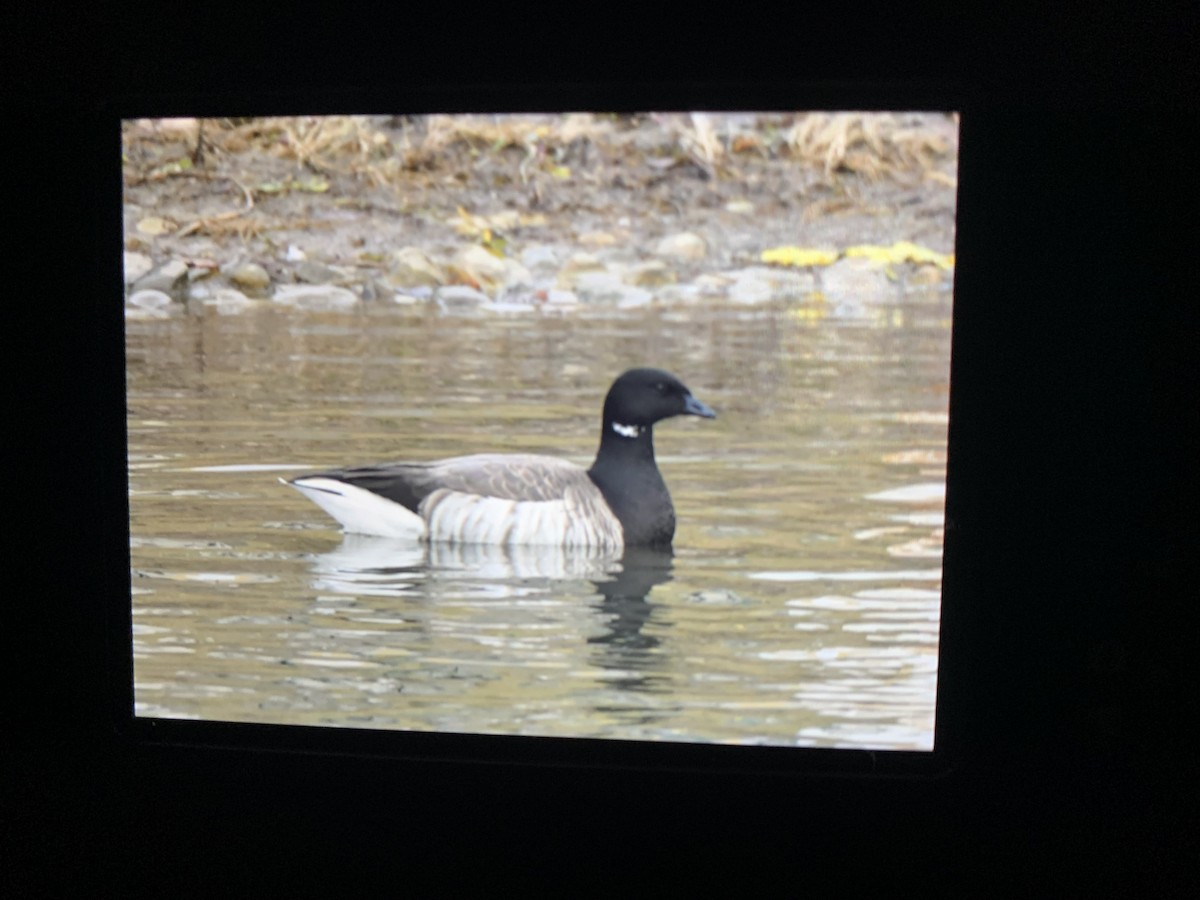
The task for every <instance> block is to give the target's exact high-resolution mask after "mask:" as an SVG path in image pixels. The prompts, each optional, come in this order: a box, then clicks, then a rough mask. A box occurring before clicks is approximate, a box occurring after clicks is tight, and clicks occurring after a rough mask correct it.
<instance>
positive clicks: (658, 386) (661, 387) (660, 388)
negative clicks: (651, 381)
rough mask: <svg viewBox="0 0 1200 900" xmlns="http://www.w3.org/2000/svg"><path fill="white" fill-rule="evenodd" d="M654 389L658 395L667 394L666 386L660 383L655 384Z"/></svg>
mask: <svg viewBox="0 0 1200 900" xmlns="http://www.w3.org/2000/svg"><path fill="white" fill-rule="evenodd" d="M654 387H655V388H656V389H657V390H658V392H659V393H660V394H665V393H666V392H667V386H666V385H665V384H663V383H662V382H661V381H660V382H659V383H658V384H656V385H655V386H654Z"/></svg>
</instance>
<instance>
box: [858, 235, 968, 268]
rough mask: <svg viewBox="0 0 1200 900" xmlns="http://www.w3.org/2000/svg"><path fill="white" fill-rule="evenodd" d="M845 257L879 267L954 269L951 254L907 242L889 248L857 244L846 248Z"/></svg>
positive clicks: (898, 242) (897, 243)
mask: <svg viewBox="0 0 1200 900" xmlns="http://www.w3.org/2000/svg"><path fill="white" fill-rule="evenodd" d="M845 253H846V256H856V257H863V258H865V259H869V260H871V262H874V263H880V264H881V265H891V264H895V263H906V262H915V263H933V265H935V266H937V267H938V268H939V269H953V268H954V254H953V253H936V252H934V251H933V250H930V249H929V248H928V247H922V246H920V245H918V244H913V243H911V242H909V241H897V242H896V243H894V244H892V246H890V247H879V246H876V245H874V244H859V245H857V246H855V247H847V248H846V251H845Z"/></svg>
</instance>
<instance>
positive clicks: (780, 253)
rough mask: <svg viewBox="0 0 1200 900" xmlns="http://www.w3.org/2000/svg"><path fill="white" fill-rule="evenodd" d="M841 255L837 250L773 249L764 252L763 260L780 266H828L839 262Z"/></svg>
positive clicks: (808, 248)
mask: <svg viewBox="0 0 1200 900" xmlns="http://www.w3.org/2000/svg"><path fill="white" fill-rule="evenodd" d="M839 255H840V254H839V253H838V252H837V251H836V250H820V249H816V248H812V247H772V248H771V249H770V250H764V251H763V252H762V256H761V259H762V261H763V262H765V263H774V264H776V265H780V266H798V267H800V268H803V267H806V266H828V265H830V264H831V263H833V262H836V261H837V258H838V256H839Z"/></svg>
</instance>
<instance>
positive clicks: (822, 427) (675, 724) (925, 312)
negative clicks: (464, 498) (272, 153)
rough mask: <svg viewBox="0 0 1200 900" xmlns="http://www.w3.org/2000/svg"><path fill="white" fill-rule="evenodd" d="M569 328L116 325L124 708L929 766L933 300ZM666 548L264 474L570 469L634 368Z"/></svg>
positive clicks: (413, 319)
mask: <svg viewBox="0 0 1200 900" xmlns="http://www.w3.org/2000/svg"><path fill="white" fill-rule="evenodd" d="M886 313H887V314H886V315H885V316H866V317H864V318H862V319H858V320H847V321H838V322H832V321H818V320H814V319H812V318H811V317H801V316H793V315H791V314H790V313H789V311H788V309H787V308H782V307H781V308H777V309H776V308H771V309H767V308H758V307H756V308H753V309H747V308H744V307H736V306H724V307H722V306H713V307H707V308H704V309H700V308H695V309H688V310H683V311H680V310H674V311H672V310H657V309H653V308H651V309H644V310H637V311H628V312H624V313H610V314H607V315H603V316H601V315H595V316H593V317H591V318H589V317H588V313H587V312H580V313H579V317H578V318H573V319H570V320H567V319H563V318H554V317H513V318H505V317H493V318H475V319H471V318H460V319H453V318H445V317H437V316H428V315H425V314H424V313H423V312H420V311H417V310H414V309H413V308H404V307H388V306H382V305H379V306H373V307H365V308H364V309H363V310H360V311H356V312H353V313H342V314H315V313H309V314H303V313H298V312H297V311H295V310H289V311H279V310H274V309H270V308H267V309H261V310H257V311H254V312H251V313H246V314H243V315H240V316H236V317H229V316H221V315H217V314H214V313H213V312H212V311H211V310H209V311H206V312H197V313H195V314H187V315H180V316H177V317H175V318H171V319H160V320H146V321H135V322H130V323H129V327H128V330H129V336H128V358H129V374H128V385H129V443H130V482H131V484H130V501H131V515H132V553H133V566H134V571H133V587H134V598H133V602H134V623H135V627H134V657H135V678H136V696H137V710H138V712H139V713H140V714H144V715H163V716H172V717H199V718H211V719H222V720H229V721H255V722H288V723H298V724H314V725H347V726H355V727H375V728H404V729H418V730H430V729H438V730H450V731H460V732H488V733H520V734H540V735H584V736H600V737H612V738H636V739H655V740H663V739H668V740H686V741H718V742H732V743H772V744H792V745H796V744H800V745H807V746H866V747H879V748H902V749H914V748H928V747H929V746H931V744H932V726H933V704H934V696H935V683H936V672H937V640H938V622H939V618H940V590H939V588H940V578H941V562H940V555H941V526H942V516H941V507H942V496H943V490H942V486H943V484H944V464H945V436H946V399H947V372H948V360H949V296H948V295H945V294H935V293H931V294H928V295H908V296H906V298H905V305H904V306H903V307H901V306H895V307H889V308H888V309H887V310H886ZM641 364H651V365H657V366H661V367H663V368H666V369H669V370H672V371H674V372H676V373H677V374H679V375H680V377H681V378H682V379H683V380H684V381H685V382H686V383H687V384H688V385H689V386H690V387H691V388H692V389H693V390H694V391H695V393H696V395H697V396H698V397H700V398H701V399H702V400H704V401H705V402H706V403H708V404H709V405H711V406H713V407H714V408H715V409H717V410H718V413H719V415H720V418H719V419H717V420H716V421H715V422H705V423H703V427H695V426H696V423H694V422H690V421H683V420H672V421H668V422H666V423H663V424H662V425H660V426H659V427H658V428H657V429H656V435H655V438H656V446H657V449H658V455H659V463H660V467H661V468H662V469H663V472H664V476H665V478H666V480H667V482H668V484H669V485H670V487H671V491H672V494H673V497H674V499H675V506H676V510H677V515H678V519H679V527H678V531H677V535H676V541H675V553H674V555H673V556H672V555H669V554H667V555H664V554H661V553H651V552H647V551H637V550H630V551H628V552H626V553H625V554H623V555H616V556H613V555H611V554H603V553H587V552H582V553H581V552H580V551H572V552H570V553H568V552H566V551H563V550H561V549H559V548H532V547H519V548H496V547H477V546H445V545H435V546H424V545H415V544H411V543H405V542H397V541H392V540H388V539H382V538H368V537H361V536H354V535H342V534H341V533H340V532H338V531H336V529H335V526H334V525H333V523H332V522H331V521H329V520H328V519H327V518H325V516H324V514H323V513H322V512H321V511H320V510H319V509H317V508H316V507H314V506H313V505H312V504H310V503H308V502H307V501H305V500H304V498H302V497H300V496H299V495H297V494H296V493H295V491H293V490H291V489H289V488H285V487H283V486H281V485H280V484H279V483H278V481H277V477H276V476H277V475H281V474H282V475H287V474H289V473H293V472H295V471H296V470H305V469H309V470H312V469H321V468H328V467H332V466H336V465H342V464H348V463H357V462H372V461H381V460H388V459H401V458H407V459H429V458H437V457H441V456H448V455H453V454H457V453H465V452H476V451H478V452H485V451H501V452H505V451H511V452H536V453H550V454H553V455H557V456H561V457H564V458H568V459H572V460H574V461H576V462H579V463H583V464H587V463H588V462H590V458H591V456H592V454H593V453H594V452H595V445H596V440H597V434H596V432H597V429H598V427H599V413H600V403H601V401H602V398H603V392H604V390H605V389H606V388H607V386H608V384H609V382H610V381H611V379H612V377H613V376H614V375H615V374H616V373H618V372H620V371H621V370H623V369H624V368H627V367H629V366H632V365H641Z"/></svg>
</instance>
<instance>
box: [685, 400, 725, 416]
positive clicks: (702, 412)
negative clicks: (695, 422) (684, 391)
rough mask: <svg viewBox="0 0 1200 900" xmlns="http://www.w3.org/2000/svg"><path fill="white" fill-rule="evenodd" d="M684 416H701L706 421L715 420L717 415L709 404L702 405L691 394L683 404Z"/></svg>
mask: <svg viewBox="0 0 1200 900" xmlns="http://www.w3.org/2000/svg"><path fill="white" fill-rule="evenodd" d="M683 414H684V415H686V416H701V417H703V418H705V419H715V418H716V417H717V414H716V413H715V412H713V411H712V408H711V407H709V406H708V405H707V404H704V403H701V402H700V401H699V400H697V399H696V398H695V397H693V396H692V395H691V394H688V395H687V399H686V400H685V401H684V402H683Z"/></svg>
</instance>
